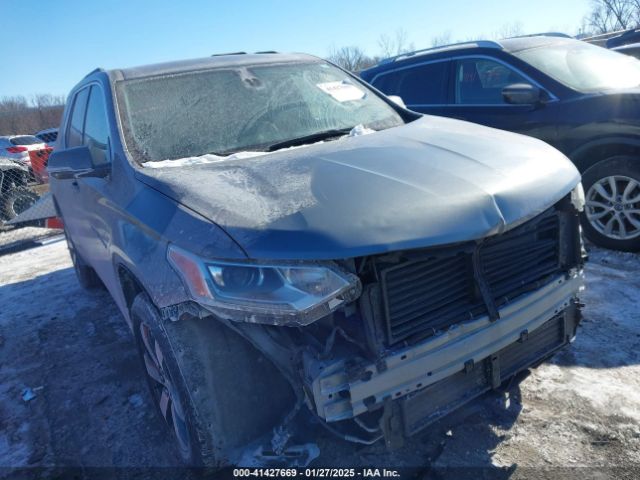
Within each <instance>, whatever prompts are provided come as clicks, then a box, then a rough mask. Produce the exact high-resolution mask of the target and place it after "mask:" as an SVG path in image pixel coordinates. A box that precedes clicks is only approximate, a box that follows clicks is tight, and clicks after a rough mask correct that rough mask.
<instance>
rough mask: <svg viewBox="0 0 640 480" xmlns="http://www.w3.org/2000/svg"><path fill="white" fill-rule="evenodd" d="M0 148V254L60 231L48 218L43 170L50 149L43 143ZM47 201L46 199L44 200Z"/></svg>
mask: <svg viewBox="0 0 640 480" xmlns="http://www.w3.org/2000/svg"><path fill="white" fill-rule="evenodd" d="M4 150H5V151H3V150H2V149H0V255H2V254H3V253H6V252H8V251H11V250H14V249H15V248H19V247H20V246H22V245H25V244H28V243H31V242H34V241H39V240H42V239H43V238H46V237H48V236H51V235H56V234H59V233H61V232H62V230H61V228H62V224H61V222H60V221H59V220H57V219H54V218H46V217H49V216H50V215H51V212H52V202H51V201H50V200H49V201H40V200H41V198H43V197H45V196H46V195H47V194H48V192H49V184H48V181H49V178H48V175H47V171H46V166H47V161H48V159H49V154H50V153H51V152H52V150H53V148H52V147H50V146H48V145H47V144H45V143H44V142H43V143H42V144H34V145H14V146H13V147H9V148H8V149H4ZM44 200H46V199H44Z"/></svg>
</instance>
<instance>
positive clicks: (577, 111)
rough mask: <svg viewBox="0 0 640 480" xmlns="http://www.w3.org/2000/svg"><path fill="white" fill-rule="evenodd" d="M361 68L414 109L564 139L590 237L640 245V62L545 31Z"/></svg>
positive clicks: (627, 246)
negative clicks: (577, 176) (578, 179)
mask: <svg viewBox="0 0 640 480" xmlns="http://www.w3.org/2000/svg"><path fill="white" fill-rule="evenodd" d="M361 76H362V78H363V79H365V80H367V81H368V82H369V83H371V84H372V85H373V86H374V87H376V88H378V89H379V90H381V91H382V92H384V93H386V94H387V95H397V96H400V97H402V99H403V100H404V102H405V103H406V104H407V106H408V107H409V108H410V109H412V110H415V111H418V112H422V113H429V114H434V115H442V116H447V117H454V118H459V119H464V120H469V121H472V122H476V123H480V124H484V125H488V126H491V127H496V128H501V129H505V130H511V131H514V132H518V133H523V134H526V135H531V136H534V137H537V138H540V139H542V140H544V141H546V142H548V143H549V144H551V145H553V146H554V147H556V148H558V149H559V150H560V151H562V152H563V153H564V154H565V155H567V156H568V157H569V158H570V159H571V160H572V161H573V162H574V163H575V164H576V166H577V167H578V169H579V170H580V172H581V173H582V174H583V185H584V189H585V192H586V201H587V202H586V205H587V206H586V208H585V212H584V213H583V218H582V225H583V229H584V232H585V234H586V235H587V237H588V238H589V239H591V240H592V241H593V242H595V243H597V244H600V245H603V246H605V247H609V248H615V249H620V250H639V249H640V161H639V160H640V159H639V158H638V157H639V156H640V88H638V86H639V85H640V61H638V60H636V59H635V58H632V57H629V56H625V55H621V54H619V53H615V52H612V51H610V50H606V49H604V48H600V47H596V46H594V45H590V44H587V43H584V42H581V41H578V40H574V39H571V38H566V37H564V36H562V35H556V34H553V35H550V34H547V35H539V36H530V37H519V38H511V39H507V40H501V41H500V42H492V41H477V42H472V43H463V44H456V45H450V46H446V47H438V48H433V49H428V50H421V51H417V52H413V53H410V54H405V55H401V56H398V57H394V58H390V59H386V60H383V61H382V62H381V63H380V64H379V65H377V66H375V67H373V68H370V69H368V70H366V71H363V72H362V73H361Z"/></svg>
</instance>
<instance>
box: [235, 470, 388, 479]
mask: <svg viewBox="0 0 640 480" xmlns="http://www.w3.org/2000/svg"><path fill="white" fill-rule="evenodd" d="M233 477H234V478H242V477H256V478H260V477H264V478H294V477H304V478H357V477H361V478H397V477H400V473H399V472H398V471H397V470H392V469H386V468H382V469H381V468H359V469H355V468H305V469H298V468H234V469H233Z"/></svg>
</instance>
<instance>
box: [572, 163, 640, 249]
mask: <svg viewBox="0 0 640 480" xmlns="http://www.w3.org/2000/svg"><path fill="white" fill-rule="evenodd" d="M582 184H583V187H584V191H585V200H586V205H585V209H584V212H583V213H582V214H581V223H582V229H583V231H584V234H585V236H586V237H587V238H588V239H589V240H591V241H592V242H593V243H595V244H596V245H600V246H602V247H606V248H610V249H613V250H623V251H627V252H634V251H638V250H640V159H636V158H634V157H629V156H615V157H611V158H608V159H606V160H602V161H600V162H598V163H596V164H595V165H593V166H592V167H590V168H588V169H587V170H586V171H585V172H584V174H583V176H582Z"/></svg>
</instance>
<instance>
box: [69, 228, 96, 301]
mask: <svg viewBox="0 0 640 480" xmlns="http://www.w3.org/2000/svg"><path fill="white" fill-rule="evenodd" d="M64 236H65V237H66V239H67V247H68V248H69V256H71V261H72V262H73V269H74V270H75V272H76V277H78V283H79V284H80V286H81V287H82V288H84V289H85V290H96V289H98V288H103V287H104V285H103V283H102V280H100V277H98V274H97V273H96V271H95V270H94V269H93V268H92V267H90V266H89V265H87V263H86V262H85V261H84V260H83V258H82V257H81V256H80V254H79V253H78V251H77V250H76V248H75V246H74V245H73V243H71V240H69V236H68V235H67V232H66V230H65V232H64Z"/></svg>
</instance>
